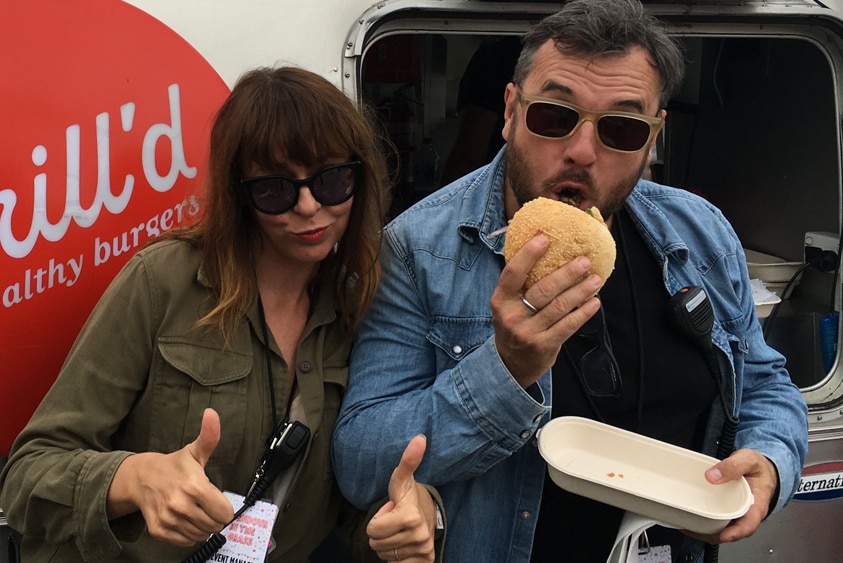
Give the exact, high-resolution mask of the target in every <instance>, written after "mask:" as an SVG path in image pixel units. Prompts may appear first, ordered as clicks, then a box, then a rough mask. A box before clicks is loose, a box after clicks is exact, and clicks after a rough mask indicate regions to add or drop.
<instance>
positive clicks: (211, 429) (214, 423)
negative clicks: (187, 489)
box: [186, 409, 220, 468]
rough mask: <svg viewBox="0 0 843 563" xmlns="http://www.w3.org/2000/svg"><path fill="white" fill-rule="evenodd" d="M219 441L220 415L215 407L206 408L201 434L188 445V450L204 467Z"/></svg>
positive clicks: (203, 414)
mask: <svg viewBox="0 0 843 563" xmlns="http://www.w3.org/2000/svg"><path fill="white" fill-rule="evenodd" d="M219 442H220V415H218V414H217V411H215V410H214V409H205V412H203V413H202V427H201V428H200V429H199V436H197V437H196V439H195V440H193V441H192V442H191V443H189V444H188V445H187V446H186V448H187V451H188V453H189V454H190V455H191V456H192V457H193V459H195V460H196V461H197V463H199V465H201V466H202V467H203V468H204V467H205V464H206V463H208V458H210V457H211V454H212V453H214V449H215V448H216V447H217V444H219Z"/></svg>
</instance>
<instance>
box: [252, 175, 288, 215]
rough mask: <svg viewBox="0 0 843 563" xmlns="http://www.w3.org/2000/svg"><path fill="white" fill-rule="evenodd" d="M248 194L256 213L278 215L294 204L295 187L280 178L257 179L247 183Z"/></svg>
mask: <svg viewBox="0 0 843 563" xmlns="http://www.w3.org/2000/svg"><path fill="white" fill-rule="evenodd" d="M249 193H250V194H251V195H252V202H253V203H254V204H255V207H256V208H257V209H258V211H261V212H263V213H268V214H271V215H279V214H281V213H285V212H287V211H289V210H290V209H292V207H293V206H294V205H295V204H296V199H297V198H296V196H297V194H298V191H297V190H296V187H295V186H294V185H293V184H292V182H289V181H287V180H284V179H282V178H259V179H257V180H254V181H252V182H249Z"/></svg>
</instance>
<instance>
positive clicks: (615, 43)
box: [333, 0, 807, 563]
mask: <svg viewBox="0 0 843 563" xmlns="http://www.w3.org/2000/svg"><path fill="white" fill-rule="evenodd" d="M682 72H683V64H682V56H681V53H680V51H679V50H678V48H677V46H676V45H675V44H674V43H673V42H672V41H671V40H670V39H669V38H668V37H667V36H666V35H665V33H664V31H663V30H662V29H661V27H660V26H659V25H658V23H657V22H656V21H654V20H653V19H652V18H649V17H648V16H646V15H645V13H644V12H643V9H642V7H641V5H640V4H639V3H638V1H637V0H573V1H572V2H569V3H567V4H565V6H564V7H563V8H562V9H561V10H560V11H559V12H558V13H556V14H555V15H552V16H549V17H548V18H546V19H545V20H544V21H542V22H541V23H539V24H538V25H537V26H536V27H535V28H534V29H532V30H531V31H530V32H529V33H527V34H526V36H525V38H524V46H523V49H522V54H521V57H520V59H519V62H518V65H517V67H516V71H515V75H514V78H513V83H511V84H509V85H508V86H507V88H506V93H505V100H506V115H505V125H504V129H503V135H504V137H505V138H506V141H507V144H506V145H505V147H504V149H502V151H501V153H499V154H498V156H497V157H496V159H495V160H494V161H493V162H492V163H490V164H489V165H488V166H486V167H484V168H481V169H479V170H477V171H475V172H474V173H472V174H469V175H468V176H466V177H464V178H462V179H461V180H458V181H456V182H454V183H453V184H451V185H450V186H447V187H445V188H443V189H442V190H440V191H439V192H438V193H436V194H434V195H433V196H431V197H429V198H427V199H426V200H424V201H422V202H420V203H419V204H417V205H416V206H414V207H413V208H411V209H410V210H408V211H407V212H406V213H404V214H403V215H401V216H400V217H398V218H397V219H395V220H394V221H393V222H392V223H391V224H390V225H389V226H388V227H387V229H386V230H385V233H384V249H383V261H382V262H383V267H384V272H383V281H382V285H381V287H380V289H379V291H378V295H377V296H376V298H375V301H374V303H373V306H372V307H371V309H370V313H369V314H368V317H367V319H366V320H365V321H364V323H363V325H362V326H361V329H360V331H359V335H358V341H357V343H356V344H355V347H354V350H353V355H352V360H351V362H352V365H351V374H350V379H349V387H348V390H347V393H346V395H345V397H344V402H343V408H342V411H341V413H340V419H339V421H338V424H337V426H336V429H335V435H334V444H333V447H334V454H333V455H334V467H335V471H336V474H337V477H338V480H339V483H340V486H341V488H342V490H343V492H344V493H345V495H346V496H347V497H348V498H349V499H350V500H352V502H355V503H357V504H360V505H361V506H363V505H366V504H367V503H370V502H372V501H373V500H375V499H376V498H378V497H380V496H382V495H383V491H384V490H385V487H386V483H387V480H388V476H389V472H390V471H391V467H392V466H393V465H394V464H395V460H396V459H398V457H399V456H400V453H401V447H402V445H403V444H405V443H406V441H407V439H408V438H409V437H411V436H414V435H415V434H417V433H419V432H421V433H424V434H425V435H426V436H427V438H428V445H429V447H428V454H427V457H426V459H425V461H424V462H423V463H422V465H421V466H420V468H419V470H418V472H417V476H418V478H419V479H421V480H425V481H428V482H430V483H431V484H433V485H436V486H438V487H439V490H440V492H441V493H442V497H443V500H444V503H445V507H446V509H447V511H448V537H447V542H446V546H445V551H446V553H445V561H448V562H449V563H453V562H461V561H465V562H475V561H483V562H509V561H512V562H516V561H517V562H525V561H575V562H592V561H594V562H602V561H605V560H606V557H607V556H608V554H609V551H610V549H611V546H612V543H613V540H614V538H615V535H616V533H617V530H618V524H619V522H620V520H621V518H622V516H623V512H622V511H621V510H619V509H616V508H613V507H610V506H607V505H604V504H601V503H597V502H594V501H591V500H588V499H585V498H582V497H579V496H577V495H574V494H570V493H566V492H564V491H562V490H561V489H560V488H559V487H556V486H555V485H553V484H552V483H551V482H550V481H549V480H548V478H547V471H546V464H545V463H544V461H543V460H542V458H541V456H540V454H539V452H538V449H537V447H536V444H537V441H536V436H535V434H536V431H537V430H538V429H539V428H540V427H541V426H542V425H543V424H544V423H545V422H547V421H548V420H549V419H550V418H551V417H556V416H565V415H578V416H586V417H590V418H593V419H597V420H603V421H605V422H608V423H610V424H613V425H615V426H619V427H623V428H626V429H629V430H633V431H636V432H639V433H641V434H644V435H648V436H651V437H654V438H657V439H661V440H665V441H668V442H671V443H674V444H676V445H679V446H682V447H686V448H692V449H695V450H698V451H703V452H705V453H708V454H712V455H713V454H715V453H716V450H717V445H716V443H717V441H718V439H719V438H720V436H721V435H723V430H724V427H725V428H726V429H727V430H728V429H729V428H730V425H728V424H724V420H727V419H734V417H735V416H736V417H738V419H739V421H740V422H739V427H738V428H737V434H736V436H735V439H734V444H735V451H734V453H731V455H729V456H728V457H727V458H726V459H725V460H723V461H721V462H719V463H717V464H716V465H713V467H711V468H709V469H708V470H707V471H706V474H705V478H706V479H708V480H709V481H710V482H712V483H715V484H717V483H723V482H727V481H730V480H734V479H738V478H740V477H741V476H744V477H745V478H746V479H747V481H748V483H749V486H750V488H751V489H752V493H753V495H754V504H753V505H752V506H751V508H750V509H749V511H748V512H747V513H746V515H744V516H743V517H741V518H739V519H737V520H735V521H734V522H732V523H731V524H730V525H729V526H727V527H726V528H725V529H724V530H723V531H722V532H720V533H719V534H714V535H711V536H707V537H701V538H698V539H703V540H706V541H707V542H708V543H712V544H717V543H722V542H728V541H734V540H738V539H741V538H744V537H747V536H749V535H751V534H752V533H753V532H754V531H755V530H756V529H757V527H758V525H759V524H760V523H761V521H762V520H763V519H764V518H765V517H766V516H767V515H768V514H770V512H771V511H774V510H778V509H781V508H782V507H783V506H784V505H785V504H786V503H787V502H788V500H789V499H790V497H791V496H792V494H793V493H794V491H795V489H796V486H797V484H798V481H799V474H800V469H801V466H802V463H803V461H804V456H805V453H806V450H807V415H806V407H805V404H804V402H803V401H802V398H801V395H800V393H799V390H798V389H797V388H796V387H795V386H794V385H793V384H792V383H791V381H790V378H789V376H788V373H787V371H786V370H785V368H784V358H783V357H782V356H781V355H780V354H779V353H778V352H776V351H774V350H772V349H771V348H769V347H768V346H767V345H766V343H765V342H764V338H763V335H762V332H761V327H760V325H759V323H758V320H757V317H756V315H755V310H754V304H753V300H752V296H751V289H750V285H749V279H748V275H747V272H746V265H745V258H744V254H743V250H742V248H741V244H740V241H739V240H738V238H737V236H736V235H735V233H734V231H733V230H732V228H731V226H730V225H729V224H728V223H727V222H726V220H725V219H724V218H723V216H722V214H721V213H720V212H719V211H718V210H717V209H715V208H714V207H713V206H712V205H710V204H709V203H707V202H706V201H704V200H702V199H700V198H698V197H696V196H694V195H692V194H690V193H688V192H685V191H684V190H679V189H675V188H669V187H666V186H660V185H657V184H654V183H652V182H648V181H646V180H639V178H640V176H641V174H642V171H643V170H644V169H645V167H646V166H647V164H648V161H649V154H650V149H651V147H652V145H653V143H654V142H655V138H656V135H657V134H658V131H659V130H660V129H661V127H662V125H663V123H664V118H665V115H666V112H665V110H664V109H663V108H664V107H665V105H666V104H667V100H668V99H669V97H670V95H671V93H672V92H674V91H675V89H676V88H677V86H678V85H679V83H680V82H681V77H682ZM538 196H543V197H548V198H551V199H557V200H565V201H568V202H570V203H573V204H575V205H577V206H578V207H580V208H588V207H590V206H597V207H598V208H599V209H600V211H601V212H602V215H603V216H604V217H607V218H608V224H609V225H610V228H611V230H612V234H613V236H614V237H615V240H616V242H617V249H618V259H617V262H616V266H615V271H614V273H613V274H612V275H611V277H610V278H609V279H608V280H607V281H606V280H601V279H598V278H597V277H596V276H594V275H587V272H588V271H589V263H588V260H586V259H584V258H579V259H575V260H573V261H571V262H570V263H568V264H567V265H565V266H563V267H561V268H560V269H558V270H557V271H555V272H553V273H551V274H549V275H547V276H546V277H545V278H543V279H542V280H541V281H540V282H539V283H538V284H536V285H533V286H532V287H530V288H529V290H527V291H526V292H523V293H522V291H523V290H522V286H523V284H524V280H525V278H526V274H527V272H528V271H529V270H530V268H531V267H532V265H533V264H534V262H535V261H536V260H537V258H538V257H539V256H541V255H542V254H543V253H544V251H545V250H546V248H547V245H548V240H547V237H546V236H544V235H541V234H540V233H539V234H537V236H536V237H535V238H533V239H532V240H531V241H530V242H529V243H527V244H526V245H525V246H524V247H523V248H522V249H521V250H520V251H519V252H518V253H517V254H515V256H513V257H512V259H511V260H510V261H509V263H507V264H506V265H504V260H503V258H502V256H501V250H502V247H503V243H504V237H505V234H504V230H503V229H504V227H505V225H506V223H507V220H508V219H510V218H511V217H512V216H513V214H514V213H515V211H516V210H517V209H519V208H520V206H521V205H523V204H524V202H526V201H529V200H531V199H533V198H535V197H538ZM604 281H606V283H605V285H603V282H604ZM686 286H700V287H702V288H703V289H704V291H705V292H706V294H707V296H708V298H709V300H710V301H711V304H712V307H713V310H714V317H715V323H714V328H713V330H712V333H711V342H712V343H713V344H714V347H713V354H714V355H715V356H714V362H709V361H708V360H709V358H710V357H711V356H710V355H708V353H707V351H706V348H707V344H708V341H706V342H705V344H706V346H700V345H698V343H697V342H695V341H694V340H692V339H691V338H688V337H686V336H684V335H682V334H681V333H680V332H679V331H677V330H676V328H675V327H674V326H673V325H672V324H671V322H670V318H669V316H668V315H667V308H668V302H669V299H670V298H671V296H672V295H674V294H676V293H677V292H678V291H679V290H680V289H682V288H683V287H686ZM598 291H599V297H598V296H595V293H597V292H598ZM592 318H593V320H592ZM587 322H588V323H589V325H587V326H591V325H592V323H604V326H606V327H607V329H608V330H607V334H608V336H607V337H606V338H608V340H609V341H610V342H611V349H612V351H613V352H614V357H615V359H616V362H617V366H618V368H619V373H620V378H619V381H617V382H616V384H615V385H614V386H613V387H612V388H610V389H609V390H608V391H607V392H595V391H594V388H593V386H592V385H591V384H592V383H594V381H590V379H591V378H594V377H600V375H601V374H600V373H599V370H598V373H596V374H595V373H593V372H594V370H593V369H591V368H590V367H589V366H588V365H587V364H588V362H585V361H583V358H584V357H586V356H587V355H588V354H590V353H592V352H593V350H595V349H596V348H597V345H595V344H594V342H593V338H584V335H586V333H587V334H592V331H591V329H589V330H588V331H585V328H584V325H586V323H587ZM598 326H599V325H598ZM599 328H601V329H602V327H599ZM584 331H585V332H584ZM597 334H602V332H598V333H597ZM711 363H714V364H716V365H717V366H718V369H715V370H711V369H709V365H710V364H711ZM712 371H714V372H720V373H712ZM721 375H722V381H723V382H724V383H723V384H722V385H720V384H718V382H719V381H721ZM551 384H552V387H553V392H552V394H551ZM721 393H722V396H721ZM551 399H552V400H551ZM721 404H722V405H728V407H727V408H726V409H725V410H724V409H723V408H721ZM727 434H728V433H727ZM372 475H375V479H371V476H372ZM649 540H650V544H651V545H661V546H665V547H667V546H669V549H670V551H671V555H672V558H673V560H674V561H679V560H681V561H693V560H696V559H697V558H698V557H699V555H700V554H701V553H702V551H703V544H702V543H701V542H699V541H695V540H692V539H691V538H689V537H688V536H685V535H684V534H683V533H682V532H681V531H678V530H666V529H661V528H655V529H652V530H651V534H650V535H649Z"/></svg>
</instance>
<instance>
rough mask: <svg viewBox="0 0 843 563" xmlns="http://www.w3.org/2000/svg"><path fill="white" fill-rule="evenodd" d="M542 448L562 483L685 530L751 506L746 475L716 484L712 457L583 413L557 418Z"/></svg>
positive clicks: (713, 524)
mask: <svg viewBox="0 0 843 563" xmlns="http://www.w3.org/2000/svg"><path fill="white" fill-rule="evenodd" d="M539 451H540V452H541V455H542V457H543V458H544V459H545V461H546V462H547V464H548V471H549V472H550V477H551V479H552V480H553V482H554V483H556V485H558V486H559V487H561V488H563V489H565V490H567V491H570V492H573V493H576V494H579V495H582V496H584V497H588V498H591V499H593V500H597V501H600V502H604V503H606V504H610V505H612V506H617V507H619V508H622V509H624V510H628V511H631V512H635V513H637V514H640V515H642V516H646V517H648V518H652V519H653V520H657V521H659V522H662V523H665V524H668V525H670V526H674V527H676V528H679V529H683V530H690V531H692V532H698V533H702V534H714V533H717V532H719V531H720V530H722V529H723V528H725V527H726V525H727V524H728V523H729V522H730V521H731V520H732V519H734V518H738V517H740V516H743V515H744V514H746V511H747V510H749V507H750V506H751V505H752V493H751V492H750V489H749V485H748V484H747V482H746V480H745V479H744V478H743V477H741V478H740V479H739V480H736V481H730V482H728V483H723V484H721V485H712V484H711V483H709V482H708V481H706V480H705V476H704V472H705V470H706V469H708V468H709V467H711V466H712V465H714V464H715V463H717V460H716V459H715V458H712V457H709V456H706V455H703V454H700V453H697V452H694V451H691V450H687V449H684V448H680V447H677V446H674V445H672V444H668V443H665V442H661V441H659V440H654V439H652V438H647V437H646V436H642V435H640V434H635V433H634V432H629V431H626V430H622V429H620V428H615V427H614V426H609V425H607V424H603V423H600V422H597V421H594V420H589V419H586V418H580V417H573V416H567V417H559V418H554V419H553V420H551V421H550V422H548V423H547V424H546V425H544V426H543V427H542V429H541V431H540V432H539Z"/></svg>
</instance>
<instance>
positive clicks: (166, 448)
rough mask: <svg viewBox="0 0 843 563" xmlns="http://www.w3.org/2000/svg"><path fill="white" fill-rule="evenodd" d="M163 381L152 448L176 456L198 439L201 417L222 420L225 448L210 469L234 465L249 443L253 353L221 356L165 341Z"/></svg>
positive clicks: (186, 342) (161, 344)
mask: <svg viewBox="0 0 843 563" xmlns="http://www.w3.org/2000/svg"><path fill="white" fill-rule="evenodd" d="M158 351H159V353H160V355H161V358H162V364H163V365H162V369H161V374H160V377H158V378H157V380H156V383H155V392H154V398H153V415H154V416H153V420H154V422H153V423H152V429H151V431H150V447H151V449H153V450H154V451H161V452H171V451H175V450H177V449H179V448H182V447H184V446H185V445H186V444H189V443H190V442H192V441H193V440H195V439H196V436H198V435H199V429H200V427H201V423H202V413H203V411H204V410H205V409H206V408H212V409H214V410H215V411H217V413H218V414H219V416H220V430H221V437H220V443H219V445H218V446H217V448H216V449H215V450H214V453H213V454H212V455H211V458H210V459H209V460H208V465H215V464H231V463H233V462H234V461H235V460H236V458H237V454H238V452H239V450H240V448H241V447H242V445H243V443H244V436H245V431H246V417H247V416H248V409H247V406H246V404H247V394H248V383H249V378H248V377H247V376H248V375H249V374H250V373H251V371H252V355H251V353H242V352H236V351H232V350H230V349H227V350H220V349H219V348H213V347H210V346H209V345H208V344H207V343H206V342H202V341H197V340H194V339H189V338H183V337H161V338H159V340H158Z"/></svg>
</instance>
